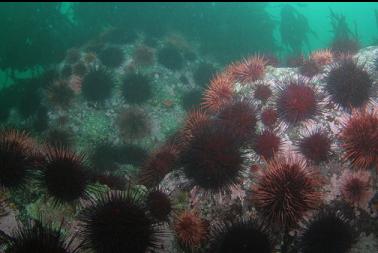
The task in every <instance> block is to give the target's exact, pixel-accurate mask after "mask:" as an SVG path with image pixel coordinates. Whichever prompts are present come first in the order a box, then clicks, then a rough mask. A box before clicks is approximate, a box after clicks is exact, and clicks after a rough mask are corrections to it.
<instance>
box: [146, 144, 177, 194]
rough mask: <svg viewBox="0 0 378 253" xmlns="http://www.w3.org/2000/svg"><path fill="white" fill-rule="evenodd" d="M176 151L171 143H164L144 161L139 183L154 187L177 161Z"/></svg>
mask: <svg viewBox="0 0 378 253" xmlns="http://www.w3.org/2000/svg"><path fill="white" fill-rule="evenodd" d="M177 159H178V152H177V150H176V148H175V147H174V146H173V145H169V144H168V145H165V146H163V147H161V148H159V149H157V150H156V151H155V152H153V153H152V154H151V155H150V157H149V158H148V159H147V160H146V161H145V162H144V164H143V165H142V167H141V169H140V174H139V183H141V184H143V185H145V186H146V187H149V188H150V187H155V186H157V185H158V184H159V183H160V181H161V180H162V179H163V178H164V177H165V175H167V174H168V173H169V172H171V171H172V170H173V169H174V168H175V166H176V163H177Z"/></svg>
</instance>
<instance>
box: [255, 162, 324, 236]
mask: <svg viewBox="0 0 378 253" xmlns="http://www.w3.org/2000/svg"><path fill="white" fill-rule="evenodd" d="M319 188H320V182H319V179H318V177H317V176H315V175H314V173H313V172H312V171H311V170H309V169H308V167H307V165H306V163H305V162H304V161H303V160H300V159H299V158H297V157H293V156H290V157H287V158H284V157H276V158H275V159H274V160H272V161H270V162H268V165H267V169H266V170H265V171H264V172H263V175H262V176H261V178H260V180H259V181H258V182H257V184H256V185H255V186H254V187H253V188H252V191H253V202H254V203H255V205H256V208H257V210H258V211H259V212H260V214H261V216H262V217H263V219H264V220H266V221H267V222H268V224H271V225H278V226H281V228H283V229H286V228H291V227H294V226H295V225H296V224H297V223H298V222H299V221H300V220H301V219H302V218H303V217H304V215H305V214H306V212H307V211H309V210H313V209H315V208H316V207H317V206H318V205H319V204H320V200H321V193H320V192H319V190H320V189H319Z"/></svg>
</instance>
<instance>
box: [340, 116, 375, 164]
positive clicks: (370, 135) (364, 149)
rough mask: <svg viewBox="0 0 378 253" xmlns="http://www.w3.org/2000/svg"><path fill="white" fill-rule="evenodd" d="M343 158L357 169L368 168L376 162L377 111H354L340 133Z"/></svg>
mask: <svg viewBox="0 0 378 253" xmlns="http://www.w3.org/2000/svg"><path fill="white" fill-rule="evenodd" d="M340 140H341V147H342V148H343V150H344V157H345V159H347V160H349V161H350V162H351V164H352V165H353V166H354V167H355V168H357V169H368V168H370V167H371V166H377V163H378V113H377V112H376V111H371V112H369V111H367V110H362V111H354V112H353V113H352V115H351V117H350V118H349V119H348V120H347V121H346V122H345V123H344V126H343V129H342V130H341V133H340Z"/></svg>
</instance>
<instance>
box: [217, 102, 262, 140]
mask: <svg viewBox="0 0 378 253" xmlns="http://www.w3.org/2000/svg"><path fill="white" fill-rule="evenodd" d="M217 118H218V119H220V120H221V122H220V124H222V125H223V126H224V127H225V128H229V129H232V131H233V133H234V135H235V137H237V138H239V140H241V141H242V142H243V143H245V144H248V143H249V142H250V140H251V138H252V137H253V136H254V135H255V130H256V122H257V118H256V109H255V107H254V106H253V104H252V102H251V101H249V100H247V99H244V100H236V101H233V102H232V103H229V104H226V105H225V106H224V107H223V108H222V109H221V110H220V111H219V113H218V117H217Z"/></svg>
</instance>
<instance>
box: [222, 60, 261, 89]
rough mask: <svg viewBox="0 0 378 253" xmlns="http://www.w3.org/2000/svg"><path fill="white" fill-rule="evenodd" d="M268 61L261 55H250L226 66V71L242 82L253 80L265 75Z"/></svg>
mask: <svg viewBox="0 0 378 253" xmlns="http://www.w3.org/2000/svg"><path fill="white" fill-rule="evenodd" d="M267 63H268V61H267V60H266V59H265V58H264V57H263V56H259V55H256V56H251V57H249V58H247V59H244V60H242V61H240V62H237V63H234V64H232V65H231V66H229V67H228V69H227V72H229V73H230V75H231V76H232V77H233V79H234V80H236V81H239V82H241V83H242V84H246V83H251V82H255V81H257V80H259V79H262V78H263V77H264V75H265V66H266V64H267Z"/></svg>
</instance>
